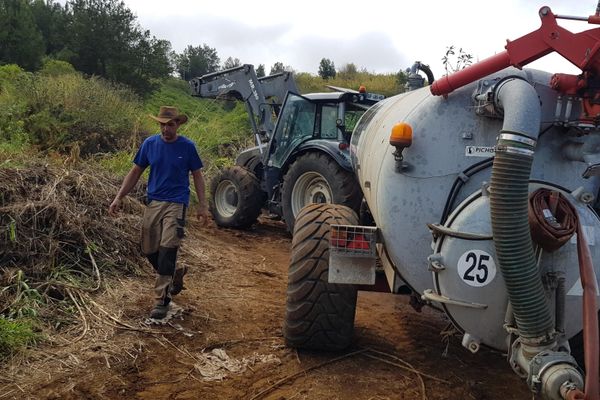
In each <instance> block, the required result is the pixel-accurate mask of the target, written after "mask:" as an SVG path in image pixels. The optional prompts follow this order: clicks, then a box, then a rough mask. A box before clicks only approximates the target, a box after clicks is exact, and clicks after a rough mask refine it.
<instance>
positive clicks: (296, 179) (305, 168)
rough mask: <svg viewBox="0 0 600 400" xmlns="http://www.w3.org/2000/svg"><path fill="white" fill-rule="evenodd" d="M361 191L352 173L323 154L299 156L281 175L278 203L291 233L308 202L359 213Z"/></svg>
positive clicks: (314, 153) (312, 153)
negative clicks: (339, 205) (345, 208)
mask: <svg viewBox="0 0 600 400" xmlns="http://www.w3.org/2000/svg"><path fill="white" fill-rule="evenodd" d="M361 199H362V192H361V190H360V187H359V186H358V183H357V182H356V178H355V177H354V174H352V173H350V172H348V171H346V170H345V169H344V168H342V167H341V166H340V165H339V164H338V163H337V162H336V161H335V160H333V159H332V158H331V157H329V156H328V155H327V154H324V153H317V152H311V153H306V154H304V155H303V156H301V157H298V159H297V160H296V161H294V163H293V164H292V165H291V166H290V168H289V170H288V172H287V173H286V174H285V177H284V178H283V188H282V190H281V206H282V212H283V219H284V220H285V223H286V225H287V227H288V230H289V231H290V232H293V231H294V221H295V220H296V218H297V216H298V213H299V212H300V210H301V209H302V208H303V207H304V206H306V205H308V204H311V203H335V204H342V205H345V206H348V207H350V208H351V209H353V210H354V211H356V212H358V210H359V208H360V202H361Z"/></svg>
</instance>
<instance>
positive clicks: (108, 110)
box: [17, 74, 141, 155]
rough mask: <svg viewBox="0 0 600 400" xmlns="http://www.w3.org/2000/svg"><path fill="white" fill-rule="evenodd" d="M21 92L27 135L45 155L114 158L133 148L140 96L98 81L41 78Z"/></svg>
mask: <svg viewBox="0 0 600 400" xmlns="http://www.w3.org/2000/svg"><path fill="white" fill-rule="evenodd" d="M17 86H18V89H19V91H20V96H22V97H23V98H24V102H25V104H26V105H27V108H28V114H27V116H25V118H24V129H25V131H26V132H27V134H28V135H29V136H30V140H31V142H32V143H33V144H35V145H37V146H39V147H40V148H41V149H42V150H49V149H52V150H57V151H59V152H67V151H68V150H69V149H70V148H71V146H73V145H74V144H78V146H79V148H80V151H81V154H82V155H87V154H95V153H102V152H112V151H115V150H118V149H120V148H124V147H125V146H127V144H128V141H129V139H130V137H131V132H132V131H134V129H135V127H136V126H137V123H138V118H139V114H140V110H141V105H140V103H139V100H138V98H137V97H136V96H135V95H134V93H133V92H132V91H130V90H129V89H127V88H125V87H122V86H118V85H115V84H112V83H109V82H107V81H105V80H102V79H100V78H97V77H92V78H89V79H86V78H84V77H83V76H81V75H80V74H62V75H42V74H35V75H29V76H27V77H26V78H22V79H20V82H19V83H18V84H17Z"/></svg>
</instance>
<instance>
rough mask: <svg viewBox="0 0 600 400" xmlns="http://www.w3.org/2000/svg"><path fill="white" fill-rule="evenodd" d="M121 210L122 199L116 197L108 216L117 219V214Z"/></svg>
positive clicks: (109, 208)
mask: <svg viewBox="0 0 600 400" xmlns="http://www.w3.org/2000/svg"><path fill="white" fill-rule="evenodd" d="M119 208H121V199H119V198H118V197H115V199H114V200H113V201H112V203H110V206H109V207H108V215H110V216H111V217H116V216H117V213H118V212H119Z"/></svg>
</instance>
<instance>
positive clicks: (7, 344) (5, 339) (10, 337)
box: [0, 316, 38, 359]
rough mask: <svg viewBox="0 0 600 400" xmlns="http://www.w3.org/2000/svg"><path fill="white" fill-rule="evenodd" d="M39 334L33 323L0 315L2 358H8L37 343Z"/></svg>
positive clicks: (0, 356) (0, 353)
mask: <svg viewBox="0 0 600 400" xmlns="http://www.w3.org/2000/svg"><path fill="white" fill-rule="evenodd" d="M37 338H38V335H37V334H36V333H35V332H34V330H33V325H32V324H31V323H30V322H28V321H24V320H17V321H15V320H10V319H6V318H4V317H2V316H0V359H3V358H7V357H9V356H11V355H13V354H15V353H17V352H19V351H21V350H23V349H24V348H25V347H27V346H28V345H30V344H32V343H35V341H36V339H37Z"/></svg>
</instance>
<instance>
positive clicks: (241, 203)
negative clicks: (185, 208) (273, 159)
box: [210, 165, 265, 229]
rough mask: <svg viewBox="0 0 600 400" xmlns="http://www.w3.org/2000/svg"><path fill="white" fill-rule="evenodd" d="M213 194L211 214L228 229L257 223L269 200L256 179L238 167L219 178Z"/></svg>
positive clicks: (217, 177)
mask: <svg viewBox="0 0 600 400" xmlns="http://www.w3.org/2000/svg"><path fill="white" fill-rule="evenodd" d="M210 192H211V202H210V212H211V213H212V215H213V218H214V220H215V222H216V223H217V225H219V226H223V227H225V228H238V229H244V228H248V227H250V226H251V225H252V224H253V223H254V222H256V218H258V215H259V214H260V210H261V208H262V206H263V203H264V198H265V197H264V192H263V191H261V190H260V183H259V181H258V179H257V178H256V176H255V175H254V174H253V173H252V172H250V171H248V170H247V169H245V168H243V167H240V166H237V165H236V166H233V167H229V168H225V169H223V170H222V171H221V172H220V173H219V174H218V175H217V176H215V178H214V179H213V180H212V181H211V185H210Z"/></svg>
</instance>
